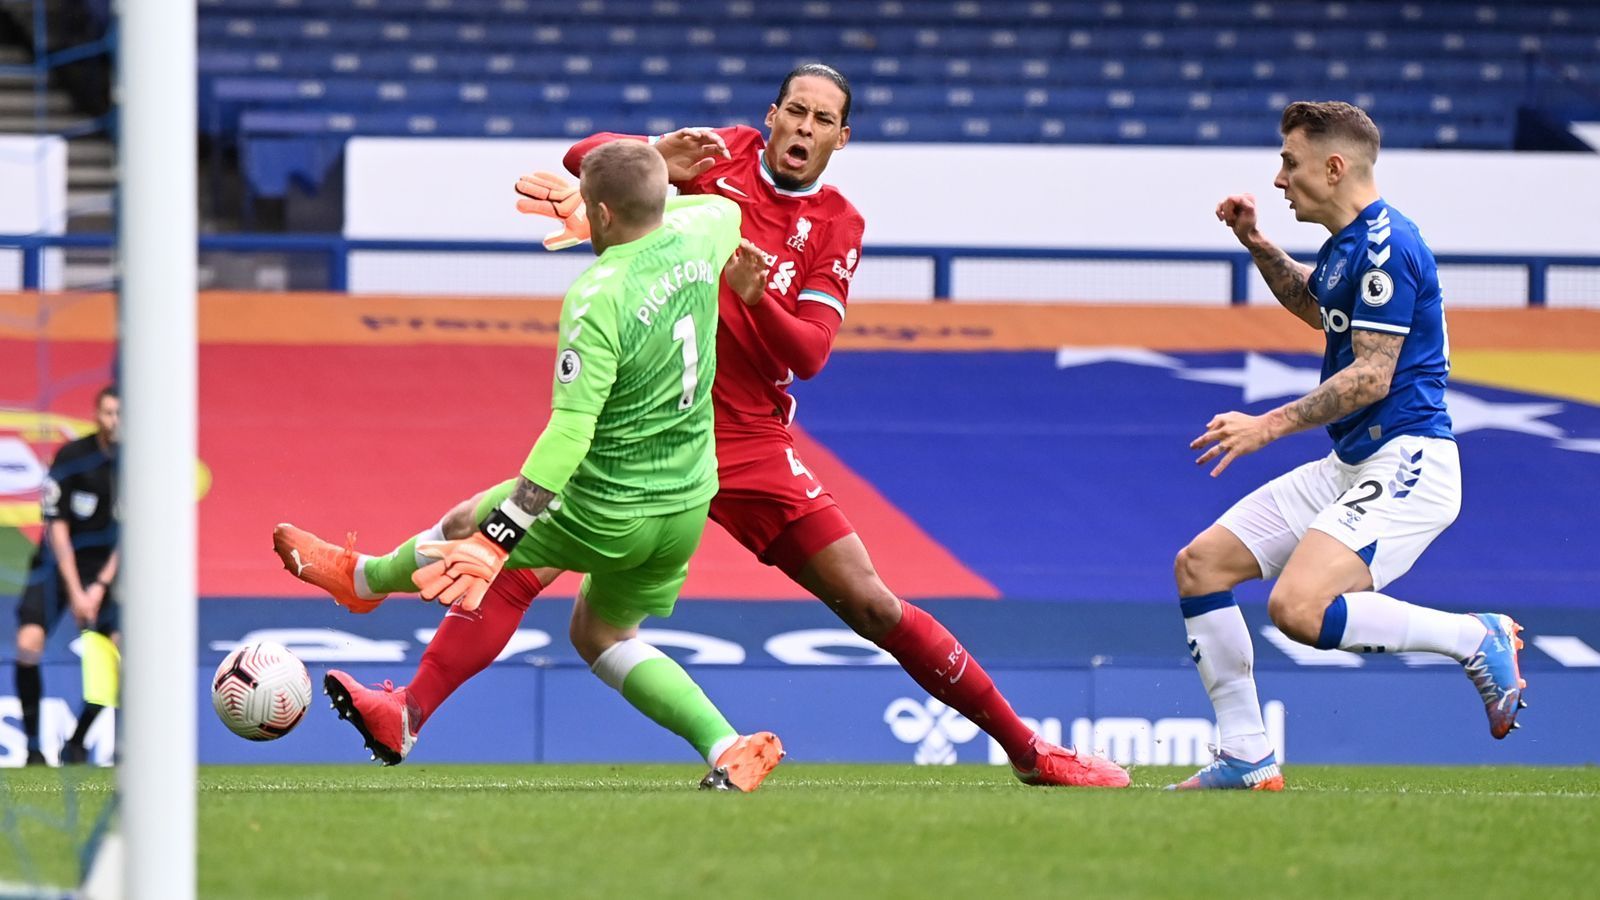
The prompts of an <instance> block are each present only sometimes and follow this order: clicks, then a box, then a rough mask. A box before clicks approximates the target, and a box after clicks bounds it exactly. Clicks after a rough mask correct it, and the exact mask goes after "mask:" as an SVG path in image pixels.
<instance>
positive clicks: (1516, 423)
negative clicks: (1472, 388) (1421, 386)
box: [1444, 391, 1567, 438]
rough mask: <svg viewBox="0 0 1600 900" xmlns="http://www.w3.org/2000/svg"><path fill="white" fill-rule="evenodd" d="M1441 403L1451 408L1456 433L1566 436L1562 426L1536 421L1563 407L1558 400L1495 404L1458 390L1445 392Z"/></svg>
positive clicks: (1451, 423)
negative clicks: (1484, 431)
mask: <svg viewBox="0 0 1600 900" xmlns="http://www.w3.org/2000/svg"><path fill="white" fill-rule="evenodd" d="M1444 402H1445V406H1447V407H1449V409H1450V425H1451V430H1452V431H1454V432H1455V433H1456V434H1466V433H1467V432H1469V431H1478V430H1480V429H1484V428H1493V429H1496V430H1499V431H1519V432H1521V433H1523V434H1533V435H1538V436H1539V437H1547V438H1562V437H1566V435H1567V433H1566V431H1564V430H1563V429H1562V428H1561V426H1559V425H1553V424H1551V423H1549V422H1541V421H1539V420H1540V419H1542V418H1544V417H1545V416H1553V415H1555V414H1556V413H1558V412H1561V410H1563V409H1565V408H1566V407H1565V406H1564V405H1563V404H1560V403H1495V402H1493V401H1490V400H1480V399H1478V398H1477V397H1474V396H1472V395H1471V394H1464V393H1462V392H1461V391H1445V392H1444Z"/></svg>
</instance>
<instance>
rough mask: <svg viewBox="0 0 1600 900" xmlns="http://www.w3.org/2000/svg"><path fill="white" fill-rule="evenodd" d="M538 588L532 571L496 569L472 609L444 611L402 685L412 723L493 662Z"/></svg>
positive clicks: (419, 725) (429, 714) (538, 585)
mask: <svg viewBox="0 0 1600 900" xmlns="http://www.w3.org/2000/svg"><path fill="white" fill-rule="evenodd" d="M542 587H543V586H542V585H540V584H539V579H537V578H535V577H533V573H532V572H524V571H521V570H509V571H505V572H501V573H500V576H499V577H498V578H496V579H495V580H494V583H493V584H491V585H489V592H488V593H487V594H485V595H484V597H483V603H481V604H480V605H479V606H478V608H477V610H476V611H475V612H470V613H469V612H463V611H462V610H461V609H460V608H459V607H451V608H450V610H449V611H448V612H446V613H445V616H444V621H442V622H440V623H439V631H438V633H437V634H435V635H434V636H433V640H432V641H429V642H428V649H426V650H424V651H423V653H422V662H421V663H419V664H418V665H417V674H416V676H415V677H414V678H412V679H411V683H410V684H408V685H406V693H407V694H408V695H409V696H410V699H411V700H413V701H414V702H415V703H416V704H417V707H418V710H419V711H420V713H421V718H420V719H419V721H418V722H417V726H416V727H417V728H421V727H422V724H423V723H424V722H426V721H428V717H429V716H431V715H433V711H434V710H436V709H438V708H439V704H441V703H443V702H444V701H445V699H446V698H448V697H449V696H450V695H451V694H452V693H454V692H455V689H456V688H458V687H460V686H461V685H462V684H464V683H466V681H467V679H468V678H471V677H472V676H474V675H476V674H478V673H479V672H482V671H483V670H484V669H486V668H488V667H489V664H490V663H492V662H494V658H495V657H496V656H499V655H500V651H501V650H504V649H505V647H506V643H507V642H508V641H510V640H511V636H512V635H513V634H515V633H516V631H517V626H518V625H520V624H522V616H523V614H524V613H526V612H527V611H528V604H530V603H532V602H533V598H534V597H536V596H538V595H539V591H540V590H541V589H542Z"/></svg>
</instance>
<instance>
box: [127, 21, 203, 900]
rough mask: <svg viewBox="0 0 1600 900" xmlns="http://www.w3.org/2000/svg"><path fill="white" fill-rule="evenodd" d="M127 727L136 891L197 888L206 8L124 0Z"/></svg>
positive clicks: (180, 897) (157, 894)
mask: <svg viewBox="0 0 1600 900" xmlns="http://www.w3.org/2000/svg"><path fill="white" fill-rule="evenodd" d="M117 12H118V27H119V31H120V37H119V46H118V59H117V84H116V95H115V96H116V101H117V104H118V107H119V110H118V122H119V127H120V134H119V140H118V177H117V181H118V190H119V191H120V203H121V207H120V211H119V217H118V221H117V242H118V261H119V265H120V267H121V285H122V288H121V303H120V305H119V310H120V312H119V316H120V322H119V327H120V335H121V341H122V345H121V351H122V352H121V381H122V384H121V388H122V403H123V410H124V412H125V415H124V417H123V422H124V425H123V442H122V469H121V479H120V492H121V499H120V503H121V507H122V544H121V559H122V562H121V565H122V572H121V576H120V577H121V585H120V589H121V593H122V596H123V604H124V615H123V640H124V646H123V660H124V677H123V708H122V713H123V722H124V728H123V734H122V740H121V742H120V743H121V748H122V763H121V769H120V771H119V773H118V779H119V782H118V788H119V791H120V794H121V803H122V813H121V827H120V829H119V830H120V832H121V836H122V841H123V845H124V847H123V859H124V862H125V866H126V869H125V873H124V878H123V884H124V887H125V889H126V895H127V896H128V897H129V898H132V900H190V898H193V897H194V896H195V891H196V880H195V849H196V842H195V817H196V811H195V805H196V791H195V772H196V770H195V727H196V726H195V664H196V663H195V661H196V641H197V638H196V627H197V609H196V596H195V594H196V580H197V575H196V550H195V539H196V524H195V520H196V510H195V459H196V449H197V438H196V430H197V422H196V418H197V412H196V406H197V389H198V385H197V377H196V371H197V368H198V366H197V357H198V349H197V346H196V337H197V333H196V312H195V283H196V275H195V263H196V252H197V250H196V239H197V235H196V229H197V223H196V220H197V216H198V213H197V196H196V171H195V170H196V157H197V154H196V151H195V147H196V139H197V135H198V130H197V127H196V112H195V107H196V99H195V92H196V72H195V62H196V61H195V57H196V50H195V40H196V24H195V19H196V9H195V4H194V2H193V0H120V2H119V3H118V9H117Z"/></svg>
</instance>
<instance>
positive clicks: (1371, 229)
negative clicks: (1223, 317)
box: [1311, 199, 1454, 463]
mask: <svg viewBox="0 0 1600 900" xmlns="http://www.w3.org/2000/svg"><path fill="white" fill-rule="evenodd" d="M1311 293H1312V294H1313V295H1315V296H1316V298H1317V304H1318V305H1319V306H1320V307H1321V308H1322V332H1323V334H1324V335H1325V336H1326V337H1327V342H1328V344H1327V349H1326V350H1325V351H1324V352H1323V354H1322V380H1323V381H1327V380H1328V379H1329V378H1331V377H1332V376H1333V373H1335V372H1337V371H1339V370H1340V369H1343V368H1345V367H1346V366H1348V365H1350V364H1351V363H1352V362H1354V361H1355V353H1354V351H1353V350H1352V349H1351V344H1350V332H1351V329H1354V328H1362V329H1366V330H1368V331H1381V332H1384V333H1386V334H1399V335H1404V336H1405V341H1404V343H1402V344H1401V345H1400V358H1399V360H1398V361H1397V362H1396V363H1395V369H1394V378H1393V379H1392V380H1391V381H1390V383H1389V395H1388V396H1387V397H1384V398H1383V399H1382V400H1379V401H1378V402H1376V403H1374V404H1372V405H1371V406H1367V407H1364V408H1362V409H1358V410H1356V411H1355V412H1353V413H1351V414H1350V415H1348V416H1345V417H1344V418H1342V419H1340V420H1338V421H1337V422H1334V423H1332V424H1330V425H1329V426H1328V434H1329V435H1330V436H1331V437H1332V438H1333V447H1334V451H1335V452H1336V453H1338V454H1339V458H1340V459H1342V460H1344V461H1345V462H1346V463H1358V462H1360V461H1361V460H1363V459H1366V458H1367V457H1369V456H1371V455H1372V454H1373V453H1374V452H1376V451H1377V449H1378V448H1379V447H1382V446H1383V445H1384V443H1386V442H1387V441H1389V440H1390V439H1391V438H1396V437H1399V436H1400V435H1403V434H1420V435H1427V436H1429V437H1443V438H1453V437H1454V436H1453V435H1452V433H1451V431H1450V413H1449V412H1448V411H1447V410H1446V409H1445V404H1444V388H1445V379H1446V378H1447V377H1448V376H1449V374H1450V338H1449V335H1448V334H1447V332H1446V330H1445V324H1444V298H1443V297H1442V296H1441V295H1440V292H1439V270H1438V267H1437V265H1435V263H1434V261H1433V251H1432V250H1429V249H1428V245H1427V244H1425V243H1423V241H1422V235H1421V233H1420V232H1418V231H1417V226H1416V224H1415V223H1414V222H1412V221H1411V220H1410V219H1408V218H1406V217H1405V216H1403V215H1401V214H1400V212H1399V211H1398V210H1396V209H1394V208H1393V207H1391V206H1389V204H1387V203H1385V202H1384V201H1383V200H1382V199H1379V200H1377V201H1374V202H1373V203H1372V205H1370V206H1368V207H1367V208H1366V209H1364V210H1362V211H1361V215H1359V216H1357V217H1356V220H1355V221H1354V222H1351V223H1350V224H1349V225H1346V226H1345V227H1344V229H1343V230H1342V231H1340V232H1339V233H1338V234H1335V235H1334V236H1333V237H1331V238H1329V239H1328V241H1327V243H1325V244H1323V245H1322V250H1321V252H1319V253H1318V254H1317V267H1316V269H1315V270H1314V271H1313V272H1312V274H1311Z"/></svg>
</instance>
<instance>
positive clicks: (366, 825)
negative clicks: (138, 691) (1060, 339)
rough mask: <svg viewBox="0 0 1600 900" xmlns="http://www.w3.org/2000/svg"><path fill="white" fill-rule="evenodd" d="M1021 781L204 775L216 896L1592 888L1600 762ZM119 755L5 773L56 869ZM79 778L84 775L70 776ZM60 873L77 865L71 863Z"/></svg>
mask: <svg viewBox="0 0 1600 900" xmlns="http://www.w3.org/2000/svg"><path fill="white" fill-rule="evenodd" d="M1189 771H1190V770H1186V769H1185V770H1180V769H1163V768H1154V767H1145V768H1139V769H1136V770H1135V772H1134V786H1133V788H1132V789H1130V790H1124V791H1093V790H1071V789H1066V790H1063V789H1053V790H1044V789H1038V788H1026V787H1023V786H1022V785H1020V784H1017V783H1016V782H1015V781H1012V780H1011V779H1010V778H1009V776H1008V774H1007V773H1006V772H1005V771H1004V770H1003V769H995V768H989V767H982V766H955V767H947V768H915V767H906V766H844V765H815V764H813V765H798V764H795V765H786V766H783V767H781V768H779V770H778V771H777V772H776V773H774V775H773V776H772V778H770V779H769V780H768V782H767V784H766V785H764V786H763V787H762V789H761V790H760V791H759V792H757V793H755V794H751V795H749V796H737V795H726V794H721V795H719V794H710V793H701V792H698V791H696V790H694V786H695V783H696V781H697V780H698V778H699V776H700V774H702V773H701V771H700V770H698V769H695V768H691V767H685V766H565V765H547V766H415V767H413V766H401V767H399V768H394V769H381V768H376V767H372V768H367V767H356V766H270V767H243V766H241V767H232V766H228V767H207V768H203V769H202V770H201V775H200V792H199V804H200V823H199V826H200V864H199V888H200V895H201V896H203V897H227V898H249V897H295V898H313V897H327V898H347V897H379V898H447V900H468V898H478V897H701V898H704V897H748V896H760V897H835V898H836V897H930V896H996V897H1071V896H1078V897H1089V896H1122V897H1145V896H1148V897H1172V896H1180V895H1182V896H1198V897H1206V896H1212V897H1281V896H1286V895H1290V894H1293V895H1295V896H1303V897H1350V896H1406V897H1419V896H1449V895H1457V896H1502V897H1504V896H1515V897H1568V896H1582V895H1590V896H1592V894H1591V893H1590V892H1592V891H1596V890H1600V769H1597V768H1594V767H1586V768H1523V767H1502V768H1421V767H1350V766H1346V767H1332V766H1292V767H1289V769H1288V770H1287V777H1288V779H1289V790H1288V791H1287V792H1285V793H1283V794H1279V795H1266V794H1244V793H1217V794H1203V795H1202V794H1182V795H1174V794H1170V793H1165V792H1162V791H1160V790H1158V788H1159V787H1161V786H1163V785H1165V784H1168V783H1170V782H1171V781H1174V780H1176V779H1178V778H1181V777H1183V776H1186V775H1187V774H1189ZM109 783H110V779H109V773H106V772H91V773H88V774H87V775H68V774H64V773H62V772H58V771H54V770H27V771H22V770H6V771H4V772H3V773H0V799H3V801H4V803H5V804H6V807H5V809H4V810H3V811H0V812H3V814H4V821H5V832H6V833H5V835H4V839H3V841H0V882H11V883H13V884H14V883H15V882H16V881H18V880H19V879H20V878H21V877H22V876H24V875H25V874H26V873H24V872H23V871H22V870H21V867H20V865H19V859H18V858H17V856H16V855H15V854H13V853H12V852H11V851H12V850H13V849H17V847H18V844H17V841H18V839H19V836H20V841H21V842H22V845H23V846H22V848H21V851H22V856H24V857H26V858H29V859H32V860H33V862H34V863H37V864H38V865H36V866H35V868H34V875H33V876H31V877H40V872H41V871H43V874H45V875H49V876H51V877H52V879H53V880H56V881H60V880H62V879H65V878H69V877H70V871H71V868H70V863H64V862H62V861H60V860H57V861H55V862H54V863H52V862H51V861H49V860H47V859H44V857H46V856H48V855H49V854H50V853H51V852H54V853H56V854H57V855H58V856H59V855H60V854H63V853H67V852H69V850H68V849H67V848H66V847H65V846H64V845H65V844H66V840H65V839H64V838H56V839H52V837H51V835H52V834H55V833H56V832H53V831H52V829H50V828H48V827H46V826H45V824H44V823H43V821H42V820H41V819H40V818H39V817H40V816H41V815H47V816H51V817H54V818H55V819H57V820H59V819H61V818H63V814H64V810H65V808H66V804H65V800H66V798H69V797H71V798H75V802H76V803H77V806H78V813H77V820H78V822H79V823H80V826H81V825H82V823H83V822H84V820H85V819H86V818H92V816H89V815H88V814H89V813H92V811H93V810H96V809H98V807H99V804H101V803H103V802H104V799H105V797H106V796H107V794H108V792H109ZM69 784H70V785H71V788H70V790H69V789H67V788H66V786H67V785H69ZM63 873H65V874H63Z"/></svg>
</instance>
